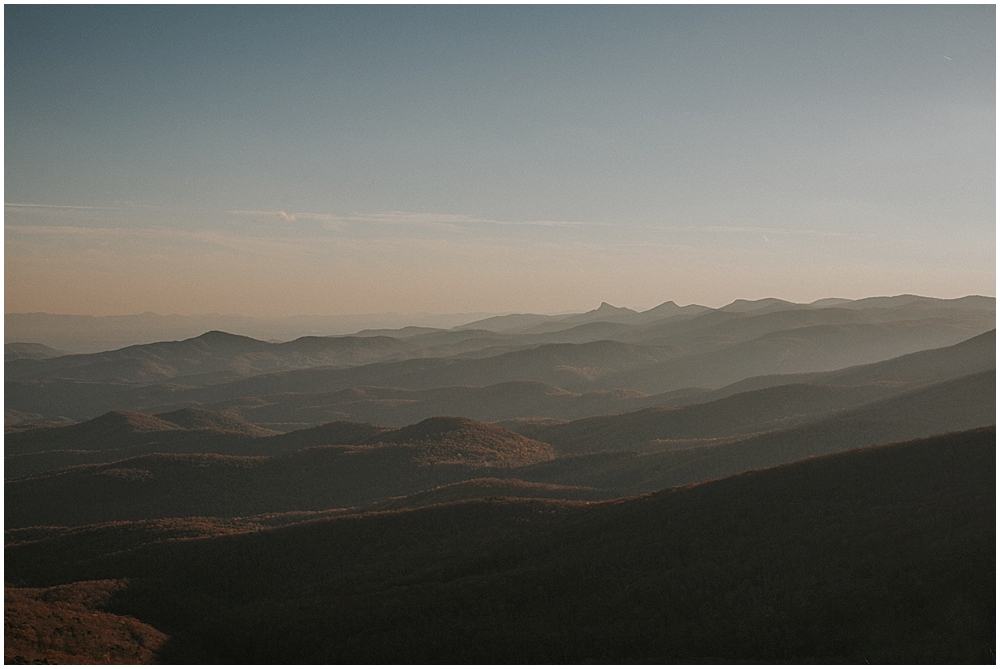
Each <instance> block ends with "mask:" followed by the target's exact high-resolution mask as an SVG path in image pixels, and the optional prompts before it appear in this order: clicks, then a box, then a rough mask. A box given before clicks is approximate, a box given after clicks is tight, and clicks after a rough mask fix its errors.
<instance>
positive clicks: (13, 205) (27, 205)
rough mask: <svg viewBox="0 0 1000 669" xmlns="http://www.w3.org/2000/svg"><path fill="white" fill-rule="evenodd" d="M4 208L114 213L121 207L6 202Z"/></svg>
mask: <svg viewBox="0 0 1000 669" xmlns="http://www.w3.org/2000/svg"><path fill="white" fill-rule="evenodd" d="M3 206H4V208H5V209H7V208H9V209H57V210H63V209H81V210H103V211H112V210H115V209H119V207H92V206H86V205H79V204H35V203H29V202H4V203H3Z"/></svg>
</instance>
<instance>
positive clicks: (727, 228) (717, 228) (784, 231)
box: [647, 225, 873, 239]
mask: <svg viewBox="0 0 1000 669" xmlns="http://www.w3.org/2000/svg"><path fill="white" fill-rule="evenodd" d="M647 229H649V230H664V231H670V232H703V233H707V234H713V233H750V234H764V235H805V236H815V237H837V238H840V239H861V238H863V237H872V236H873V235H855V234H848V233H846V232H830V231H826V230H814V229H812V228H768V227H762V226H754V225H685V226H659V225H653V226H648V228H647Z"/></svg>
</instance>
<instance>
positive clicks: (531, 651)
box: [6, 428, 996, 664]
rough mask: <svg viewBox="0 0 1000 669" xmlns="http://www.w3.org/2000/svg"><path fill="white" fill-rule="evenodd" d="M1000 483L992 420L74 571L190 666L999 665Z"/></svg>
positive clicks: (147, 553)
mask: <svg viewBox="0 0 1000 669" xmlns="http://www.w3.org/2000/svg"><path fill="white" fill-rule="evenodd" d="M995 477H996V460H995V430H994V429H992V428H990V429H981V430H975V431H971V432H967V433H960V434H951V435H943V436H938V437H934V438H930V439H924V440H919V441H914V442H908V443H901V444H894V445H889V446H881V447H875V448H868V449H861V450H857V451H852V452H848V453H842V454H837V455H833V456H827V457H822V458H814V459H810V460H806V461H803V462H799V463H795V464H792V465H786V466H782V467H777V468H774V469H768V470H763V471H754V472H748V473H745V474H742V475H740V476H735V477H731V478H727V479H724V480H719V481H713V482H710V483H706V484H702V485H698V486H690V487H685V488H679V489H672V490H667V491H663V492H660V493H657V494H654V495H649V496H645V497H641V498H634V499H628V500H619V501H616V502H610V503H599V504H590V505H587V504H583V503H568V502H544V501H542V500H534V501H510V500H497V501H480V502H465V503H458V504H451V505H439V506H434V507H430V508H426V509H421V510H414V511H407V512H394V513H378V514H367V515H364V516H353V517H344V518H339V519H333V520H325V521H318V522H312V523H303V524H300V525H295V526H289V527H284V528H279V529H275V530H268V531H263V532H256V533H252V534H243V535H235V536H228V537H217V538H211V539H204V540H194V541H184V542H171V543H166V544H157V545H152V546H146V547H143V548H141V549H138V550H134V551H130V552H127V553H122V554H118V555H115V556H108V557H107V558H106V559H104V560H102V561H99V562H94V563H90V564H82V565H77V566H76V573H75V574H74V576H73V577H74V578H91V577H102V576H103V575H104V574H111V573H114V574H121V575H124V576H127V577H128V578H130V579H131V581H130V582H131V586H130V588H129V590H128V591H126V592H124V593H122V595H121V596H120V597H118V598H117V600H116V602H115V606H116V608H115V611H116V612H117V613H127V614H131V615H136V616H137V617H139V618H140V619H142V620H144V621H147V622H149V623H151V624H154V625H156V626H157V627H158V628H160V629H163V630H167V631H168V632H169V633H170V634H171V636H172V638H171V641H170V642H169V643H168V645H167V647H166V648H165V649H164V652H165V655H164V659H165V660H166V661H171V662H191V661H193V662H235V663H247V662H249V663H271V662H292V663H316V662H319V663H372V662H375V663H438V664H440V663H454V662H458V663H483V662H501V663H525V662H527V663H571V662H613V663H643V662H656V663H677V662H679V663H691V662H704V661H710V662H715V663H729V662H741V661H745V662H756V663H759V662H763V663H774V662H786V661H792V662H799V663H810V662H819V661H834V662H839V663H854V662H859V663H862V662H870V663H875V664H878V663H899V662H902V663H913V662H918V663H923V662H935V663H937V662H945V663H956V662H974V663H975V662H986V663H989V662H991V657H992V656H991V654H990V649H991V648H992V646H991V644H992V643H993V637H994V632H995V622H996V619H995V595H994V593H995V522H996V517H995V503H996V495H995ZM6 552H7V559H8V565H11V564H13V565H18V566H19V567H20V571H19V573H16V574H14V576H15V577H19V578H25V579H26V580H28V581H29V582H31V583H32V584H46V583H47V577H46V575H45V574H44V572H40V571H37V570H36V569H35V565H32V564H30V563H29V562H26V561H23V560H18V559H17V554H18V550H17V548H8V549H7V551H6ZM64 571H67V575H68V571H70V569H68V568H64Z"/></svg>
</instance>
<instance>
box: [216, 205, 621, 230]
mask: <svg viewBox="0 0 1000 669" xmlns="http://www.w3.org/2000/svg"><path fill="white" fill-rule="evenodd" d="M229 214H231V215H234V216H241V215H243V216H265V217H267V216H274V217H277V218H280V219H281V220H284V221H288V222H293V221H322V222H325V223H333V224H338V225H347V224H358V223H369V224H376V225H409V226H423V227H435V228H447V229H456V230H457V229H459V228H461V227H463V226H466V227H467V226H475V225H502V226H538V227H560V228H582V227H606V226H607V223H603V222H585V221H558V220H547V219H541V220H520V221H515V220H499V219H495V218H482V217H478V216H466V215H461V214H436V213H423V212H406V211H387V212H375V213H351V214H324V213H314V212H294V213H287V212H285V211H267V210H251V209H237V210H231V211H229Z"/></svg>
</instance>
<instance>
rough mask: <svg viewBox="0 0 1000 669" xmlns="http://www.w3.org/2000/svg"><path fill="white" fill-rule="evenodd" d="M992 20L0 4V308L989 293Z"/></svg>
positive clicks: (924, 15)
mask: <svg viewBox="0 0 1000 669" xmlns="http://www.w3.org/2000/svg"><path fill="white" fill-rule="evenodd" d="M995 11H996V10H995V7H994V6H993V5H978V6H954V5H947V6H860V7H859V6H832V7H829V6H827V7H819V6H805V7H792V6H770V7H755V6H735V7H734V6H631V7H626V6H610V7H599V6H576V7H574V6H550V7H540V6H499V7H487V6H471V7H459V6H438V7H425V6H402V7H400V6H394V7H389V6H363V7H349V6H305V7H287V6H277V7H266V6H252V7H245V6H242V7H237V6H223V7H190V6H188V7H181V6H167V7H123V6H106V7H85V6H72V7H65V6H63V7H57V6H11V5H7V6H5V8H4V17H5V23H4V25H5V98H4V99H5V136H4V139H5V155H4V159H5V182H4V186H5V194H4V197H5V219H4V220H5V231H4V241H5V253H4V258H5V272H4V276H5V311H6V312H8V313H9V312H25V311H48V312H54V313H90V314H95V315H101V314H123V313H137V312H141V311H156V312H159V313H182V314H184V313H205V312H221V313H242V314H245V315H290V314H303V313H314V314H320V313H323V314H339V313H369V312H385V311H397V312H418V311H433V312H463V311H490V312H501V311H535V312H539V311H548V312H554V311H566V310H571V309H590V308H594V307H596V306H597V305H598V304H599V303H600V302H601V301H602V300H604V301H608V302H611V303H612V304H615V305H618V306H629V307H632V308H649V307H652V306H655V305H656V304H659V303H661V302H664V301H666V300H675V301H677V302H678V303H681V304H686V303H690V302H697V303H701V304H706V305H709V306H721V305H722V304H725V303H727V302H730V301H732V300H733V299H735V298H739V297H743V298H760V297H765V296H774V297H780V298H784V299H790V300H795V301H810V300H814V299H817V298H820V297H864V296H868V295H885V294H899V293H919V294H924V295H932V296H938V297H956V296H960V295H965V294H970V293H978V294H984V295H994V294H995V286H996V273H995V268H996V264H995V263H996V260H995V258H996V227H995V216H996V155H995V147H996V105H995V81H996V73H995V57H996V56H995V53H996V51H995V25H996V23H995Z"/></svg>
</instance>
